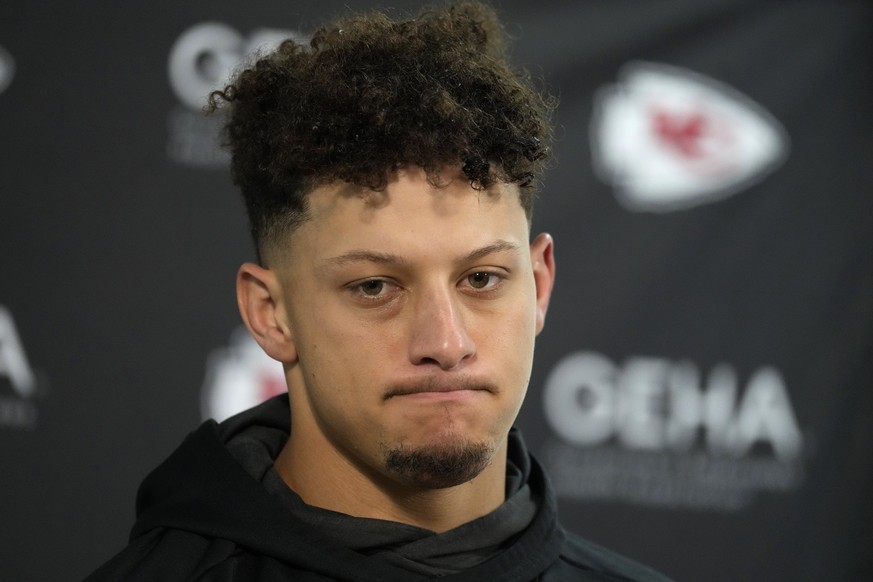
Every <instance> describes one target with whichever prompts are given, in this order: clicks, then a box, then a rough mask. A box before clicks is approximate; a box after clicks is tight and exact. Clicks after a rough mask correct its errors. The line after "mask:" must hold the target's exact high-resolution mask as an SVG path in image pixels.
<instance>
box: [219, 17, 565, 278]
mask: <svg viewBox="0 0 873 582" xmlns="http://www.w3.org/2000/svg"><path fill="white" fill-rule="evenodd" d="M210 107H211V110H213V111H214V110H215V109H218V108H222V109H226V110H227V114H228V118H227V123H226V125H225V130H224V137H225V142H226V145H227V146H229V149H230V151H231V154H232V162H231V172H232V176H233V180H234V183H235V184H237V185H238V186H239V187H240V189H241V191H242V194H243V198H244V199H245V203H246V210H247V212H248V217H249V222H250V225H251V231H252V236H253V238H254V241H255V247H256V250H257V253H258V259H259V260H261V261H262V260H263V257H264V254H265V251H266V250H267V249H270V248H276V245H277V244H279V243H280V242H281V240H282V239H283V238H284V235H285V234H287V233H289V232H291V231H292V230H293V229H294V228H295V227H296V226H297V225H299V224H300V223H301V222H303V221H304V220H306V218H307V199H306V195H307V193H308V192H309V191H311V189H313V188H315V187H317V186H319V185H323V184H326V183H330V182H334V181H343V182H347V183H350V184H354V185H356V186H360V187H364V188H369V189H372V190H377V191H378V190H382V189H384V188H385V187H386V185H387V183H388V180H389V179H390V177H391V174H392V173H393V172H395V171H396V170H398V169H400V168H402V167H406V166H419V167H421V168H422V169H424V170H425V172H426V173H427V176H428V180H429V181H430V182H431V183H432V184H434V185H438V184H439V183H440V176H439V173H440V171H441V170H443V169H444V168H446V167H448V166H458V167H460V168H461V172H462V173H463V175H464V177H465V178H467V179H468V180H469V181H470V184H471V186H472V187H473V188H475V189H477V190H485V189H487V188H489V187H490V186H491V185H493V184H494V183H495V182H497V181H502V182H506V183H513V184H517V185H518V186H519V190H520V193H521V204H522V207H523V208H524V210H525V213H526V214H527V216H528V219H530V216H531V212H532V207H533V196H534V189H535V186H536V185H537V183H538V182H539V179H540V176H541V173H542V171H543V168H544V165H545V163H546V160H547V158H548V156H549V153H550V147H549V146H550V138H551V125H550V123H551V122H550V118H551V113H552V110H553V107H554V106H553V103H552V101H551V99H550V98H548V97H545V96H543V95H541V94H540V93H539V92H538V91H537V90H536V89H535V88H534V87H533V85H532V83H531V82H530V80H529V78H528V76H527V74H526V73H524V72H523V71H520V70H516V69H514V68H512V67H511V66H510V65H509V63H508V60H507V55H506V47H505V35H504V33H503V30H502V28H501V25H500V22H499V20H498V18H497V16H496V15H495V13H494V11H493V10H492V9H491V8H489V7H487V6H484V5H482V4H479V3H470V2H463V3H458V4H454V5H451V6H448V7H445V8H438V9H437V8H432V9H427V10H424V11H422V12H421V13H419V14H418V16H416V17H415V18H412V19H407V20H392V19H391V18H389V17H388V16H387V15H385V14H383V13H378V12H377V13H369V14H365V15H357V16H348V17H345V18H342V19H340V20H338V21H337V22H335V23H334V24H329V25H326V26H324V27H322V28H320V29H319V30H317V31H316V32H315V33H314V34H313V36H312V40H311V42H309V44H308V45H304V44H300V43H298V42H295V41H294V40H287V41H285V42H284V43H282V44H281V46H280V47H279V48H278V49H277V50H276V51H275V52H273V53H271V54H269V55H267V56H264V57H263V58H260V59H259V60H257V61H256V62H255V63H254V65H252V66H251V67H250V68H247V69H245V70H243V71H241V72H240V73H238V74H237V75H236V76H235V78H234V79H233V80H232V81H231V84H230V85H228V86H227V87H226V88H225V89H224V90H223V91H216V92H214V93H213V94H212V95H211V96H210Z"/></svg>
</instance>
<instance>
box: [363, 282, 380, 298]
mask: <svg viewBox="0 0 873 582" xmlns="http://www.w3.org/2000/svg"><path fill="white" fill-rule="evenodd" d="M360 287H361V292H362V293H363V294H364V295H369V296H371V297H375V296H376V295H379V294H380V293H381V292H382V289H384V288H385V282H384V281H380V280H378V279H374V280H372V281H366V282H364V283H361V285H360Z"/></svg>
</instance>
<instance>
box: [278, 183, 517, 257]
mask: <svg viewBox="0 0 873 582" xmlns="http://www.w3.org/2000/svg"><path fill="white" fill-rule="evenodd" d="M308 206H309V211H308V218H307V220H306V221H305V222H304V223H303V224H301V225H300V226H299V227H298V228H297V229H296V230H295V231H294V233H293V234H292V235H291V237H290V240H289V243H290V250H291V253H292V255H295V256H301V254H302V255H305V256H309V257H311V256H313V255H322V254H324V253H330V252H335V251H338V250H340V249H343V248H347V247H354V248H357V247H362V248H370V247H373V248H379V249H381V250H386V251H390V252H396V251H397V250H404V249H408V250H409V251H410V252H414V251H415V250H416V249H417V248H419V247H420V248H421V249H427V248H428V247H431V248H430V250H431V251H436V250H438V249H437V248H433V247H463V246H465V245H467V246H470V245H473V246H475V245H477V244H483V243H484V244H490V242H491V241H492V240H495V239H500V240H510V239H511V240H513V241H514V242H517V243H519V244H526V241H527V237H528V221H527V216H526V214H525V212H524V209H523V207H522V205H521V201H520V197H519V190H518V187H517V186H516V185H514V184H504V183H497V184H495V185H493V186H492V187H490V188H489V189H487V190H477V189H475V188H473V187H472V186H471V185H470V183H469V181H468V180H467V179H465V178H464V177H462V176H453V177H450V178H447V179H444V180H443V181H442V182H441V183H438V184H436V185H434V184H432V183H431V182H430V181H429V180H428V178H427V175H426V174H425V173H424V171H422V170H417V169H416V170H403V171H399V172H397V173H396V175H395V176H393V178H392V180H391V181H389V183H388V185H387V187H386V188H385V189H384V190H382V191H373V190H369V189H365V188H360V187H356V186H353V185H350V184H347V183H332V184H327V185H323V186H319V187H317V188H315V189H313V190H312V192H311V193H310V194H309V197H308ZM459 250H463V249H461V248H459Z"/></svg>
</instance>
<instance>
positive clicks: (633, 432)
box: [543, 352, 804, 510]
mask: <svg viewBox="0 0 873 582" xmlns="http://www.w3.org/2000/svg"><path fill="white" fill-rule="evenodd" d="M543 404H544V411H545V414H546V419H547V421H548V423H549V425H550V427H551V428H552V430H553V432H554V433H555V434H556V435H557V437H558V439H557V440H554V441H552V442H551V443H549V444H548V445H547V454H546V458H547V462H548V464H549V465H550V469H552V470H553V471H554V472H555V473H556V475H555V480H556V486H557V489H558V491H559V492H560V493H561V494H562V495H566V496H569V497H576V498H618V499H623V500H626V501H632V502H637V503H641V504H649V505H663V506H685V507H708V508H718V509H722V510H735V509H739V508H740V507H742V506H744V505H745V504H747V503H748V502H749V501H750V500H751V499H752V497H753V496H754V495H755V494H756V493H758V492H760V491H783V492H784V491H790V490H793V489H794V488H796V487H798V486H799V484H800V481H801V479H802V474H803V465H802V463H803V452H804V438H803V435H802V434H801V431H800V427H799V425H798V422H797V417H796V415H795V412H794V409H793V407H792V405H791V400H790V397H789V393H788V390H787V388H786V384H785V380H784V379H783V377H782V374H781V373H780V372H779V371H778V370H777V369H776V368H775V367H773V366H762V367H760V368H759V369H757V370H756V371H754V372H753V373H752V374H751V375H750V376H749V378H748V380H747V381H746V383H745V387H744V389H743V390H741V386H740V382H739V378H738V374H737V372H736V371H735V369H734V368H733V367H732V366H730V365H729V364H720V365H718V366H716V367H714V368H713V369H712V370H711V371H710V373H709V374H708V375H707V377H706V380H705V382H704V377H703V374H702V373H701V371H700V369H699V367H698V366H697V365H696V364H694V363H693V362H690V361H687V360H683V361H670V360H667V359H663V358H653V357H635V358H629V359H627V360H626V361H625V362H624V363H623V364H622V365H617V364H615V363H614V362H613V361H612V360H610V359H609V358H607V357H606V356H603V355H602V354H598V353H595V352H577V353H573V354H570V355H568V356H566V357H565V358H564V359H562V360H561V361H560V362H559V363H558V364H557V365H556V366H555V368H554V369H553V370H552V372H551V374H550V375H549V377H548V379H547V381H546V386H545V390H544V393H543Z"/></svg>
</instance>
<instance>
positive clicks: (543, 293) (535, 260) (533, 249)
mask: <svg viewBox="0 0 873 582" xmlns="http://www.w3.org/2000/svg"><path fill="white" fill-rule="evenodd" d="M554 249H555V244H554V241H553V240H552V236H551V235H550V234H546V233H543V234H540V235H538V236H537V238H536V239H535V240H534V242H533V243H532V244H531V245H530V261H531V265H532V266H533V275H534V284H535V285H536V302H537V321H536V330H537V335H539V333H540V332H541V331H543V326H544V325H545V323H546V312H547V311H548V310H549V299H550V298H551V297H552V288H553V287H554V286H555V254H554Z"/></svg>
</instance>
